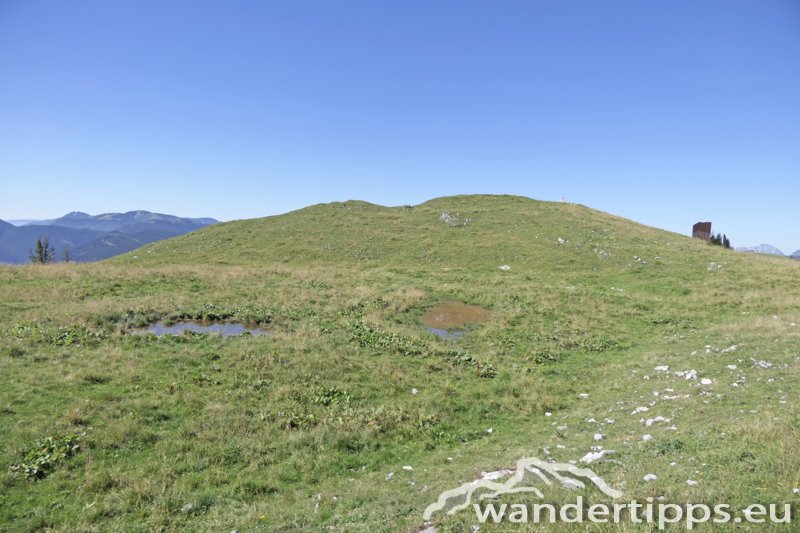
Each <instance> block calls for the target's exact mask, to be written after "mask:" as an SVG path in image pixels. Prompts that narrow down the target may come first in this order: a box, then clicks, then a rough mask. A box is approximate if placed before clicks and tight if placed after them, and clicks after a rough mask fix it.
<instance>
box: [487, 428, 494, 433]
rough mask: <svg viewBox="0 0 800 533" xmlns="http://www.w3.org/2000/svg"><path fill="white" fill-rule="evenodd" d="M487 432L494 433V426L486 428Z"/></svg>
mask: <svg viewBox="0 0 800 533" xmlns="http://www.w3.org/2000/svg"><path fill="white" fill-rule="evenodd" d="M486 433H494V428H489V429H487V430H486Z"/></svg>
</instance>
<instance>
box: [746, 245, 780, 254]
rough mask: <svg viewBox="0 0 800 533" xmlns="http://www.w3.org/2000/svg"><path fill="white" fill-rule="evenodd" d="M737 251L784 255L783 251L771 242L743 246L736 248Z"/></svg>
mask: <svg viewBox="0 0 800 533" xmlns="http://www.w3.org/2000/svg"><path fill="white" fill-rule="evenodd" d="M736 251H737V252H753V253H756V254H770V255H783V252H781V251H780V250H778V249H777V248H775V247H774V246H772V245H771V244H759V245H758V246H741V247H739V248H736Z"/></svg>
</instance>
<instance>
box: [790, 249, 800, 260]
mask: <svg viewBox="0 0 800 533" xmlns="http://www.w3.org/2000/svg"><path fill="white" fill-rule="evenodd" d="M789 257H791V258H792V259H800V250H797V251H796V252H795V253H793V254H792V255H790V256H789Z"/></svg>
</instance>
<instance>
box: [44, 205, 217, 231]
mask: <svg viewBox="0 0 800 533" xmlns="http://www.w3.org/2000/svg"><path fill="white" fill-rule="evenodd" d="M216 222H217V221H216V220H214V219H213V218H198V219H193V218H181V217H176V216H174V215H164V214H162V213H151V212H150V211H128V212H127V213H103V214H101V215H95V216H92V215H89V214H87V213H82V212H80V211H73V212H72V213H68V214H66V215H64V216H63V217H61V218H55V219H52V220H42V221H39V222H37V225H43V226H62V227H65V228H75V229H91V230H95V231H106V232H111V231H121V232H122V233H127V234H133V233H138V232H141V231H146V230H147V229H163V230H169V229H170V228H180V231H179V233H176V235H180V233H186V232H187V231H192V230H195V229H198V228H202V227H203V226H208V225H209V224H215V223H216Z"/></svg>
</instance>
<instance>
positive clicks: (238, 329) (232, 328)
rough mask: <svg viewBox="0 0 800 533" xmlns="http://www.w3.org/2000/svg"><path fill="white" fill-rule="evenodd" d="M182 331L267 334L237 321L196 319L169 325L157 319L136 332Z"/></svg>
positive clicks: (168, 333) (164, 332)
mask: <svg viewBox="0 0 800 533" xmlns="http://www.w3.org/2000/svg"><path fill="white" fill-rule="evenodd" d="M184 331H191V332H193V333H221V334H222V336H223V337H235V336H237V335H241V334H243V333H249V334H250V335H269V331H267V330H266V329H260V328H257V327H254V326H251V325H248V324H242V323H239V322H203V321H197V320H190V321H184V322H176V323H174V324H171V325H169V326H168V325H166V324H164V322H163V321H159V322H156V323H155V324H152V325H150V326H149V327H148V328H147V329H144V330H141V331H139V332H138V333H153V334H155V335H157V336H159V337H160V336H161V335H180V334H181V333H183V332H184Z"/></svg>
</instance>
